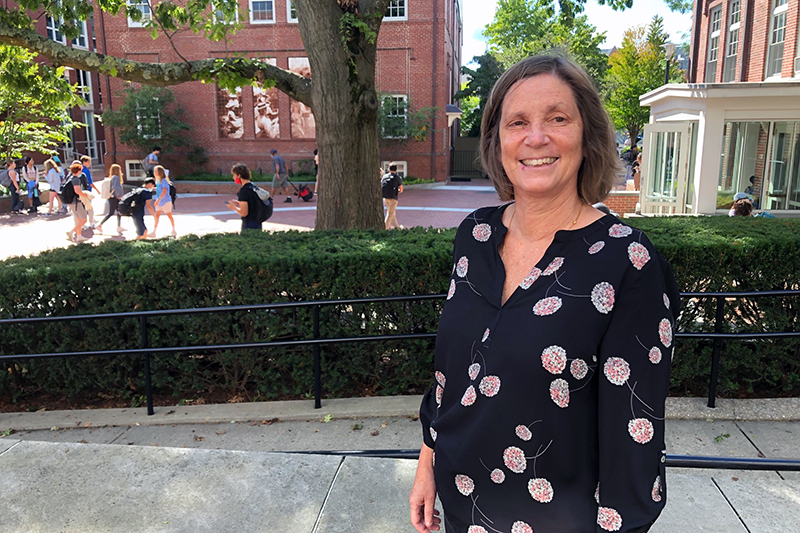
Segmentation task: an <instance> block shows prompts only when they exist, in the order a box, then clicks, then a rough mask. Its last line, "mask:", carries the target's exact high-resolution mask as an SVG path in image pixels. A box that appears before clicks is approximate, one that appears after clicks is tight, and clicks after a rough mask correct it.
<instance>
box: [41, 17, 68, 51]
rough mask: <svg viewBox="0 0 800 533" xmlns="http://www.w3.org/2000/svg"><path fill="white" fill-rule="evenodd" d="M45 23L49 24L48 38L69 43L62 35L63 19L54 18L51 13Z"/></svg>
mask: <svg viewBox="0 0 800 533" xmlns="http://www.w3.org/2000/svg"><path fill="white" fill-rule="evenodd" d="M45 25H46V26H47V38H48V39H50V40H51V41H55V42H57V43H61V44H67V40H66V39H64V36H63V35H61V31H59V30H60V28H61V19H58V18H53V17H51V16H50V15H48V16H47V17H45Z"/></svg>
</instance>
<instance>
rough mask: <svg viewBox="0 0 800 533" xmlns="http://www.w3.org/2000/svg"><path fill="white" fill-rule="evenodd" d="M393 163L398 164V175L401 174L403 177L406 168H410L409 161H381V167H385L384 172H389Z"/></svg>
mask: <svg viewBox="0 0 800 533" xmlns="http://www.w3.org/2000/svg"><path fill="white" fill-rule="evenodd" d="M392 163H394V164H395V165H397V171H396V172H397V175H398V176H400V177H401V178H405V177H406V169H407V168H408V162H407V161H381V168H382V169H383V172H384V174H385V173H386V172H389V165H391V164H392Z"/></svg>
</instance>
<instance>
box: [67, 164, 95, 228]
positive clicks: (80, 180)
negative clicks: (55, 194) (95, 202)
mask: <svg viewBox="0 0 800 533" xmlns="http://www.w3.org/2000/svg"><path fill="white" fill-rule="evenodd" d="M69 172H70V180H69V182H67V183H66V184H65V185H64V187H63V190H62V191H61V194H62V200H63V201H64V203H65V204H69V207H70V209H71V210H72V219H73V221H74V222H75V226H74V227H73V228H72V229H71V230H70V231H68V232H67V240H69V241H70V242H83V241H86V240H88V239H87V238H86V237H84V236H83V235H81V231H82V230H83V225H84V224H86V218H87V216H88V214H87V212H86V202H85V199H86V198H87V197H88V194H89V193H88V192H86V189H88V185H87V183H86V174H84V173H83V166H82V165H81V164H80V163H73V164H72V166H71V167H69Z"/></svg>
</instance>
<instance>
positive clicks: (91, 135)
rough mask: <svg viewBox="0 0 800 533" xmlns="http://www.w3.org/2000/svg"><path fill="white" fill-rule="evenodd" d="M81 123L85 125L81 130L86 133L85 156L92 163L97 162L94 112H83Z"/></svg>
mask: <svg viewBox="0 0 800 533" xmlns="http://www.w3.org/2000/svg"><path fill="white" fill-rule="evenodd" d="M83 123H84V124H86V125H85V126H84V127H83V130H84V131H85V132H86V155H88V156H89V157H91V158H92V161H97V160H98V150H97V130H96V128H95V124H94V111H91V110H90V111H84V112H83Z"/></svg>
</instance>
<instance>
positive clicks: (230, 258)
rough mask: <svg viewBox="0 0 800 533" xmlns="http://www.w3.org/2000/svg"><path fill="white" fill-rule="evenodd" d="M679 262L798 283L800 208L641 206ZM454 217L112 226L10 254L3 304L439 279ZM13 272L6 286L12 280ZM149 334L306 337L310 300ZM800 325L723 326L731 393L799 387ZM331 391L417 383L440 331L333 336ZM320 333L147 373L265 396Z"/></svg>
mask: <svg viewBox="0 0 800 533" xmlns="http://www.w3.org/2000/svg"><path fill="white" fill-rule="evenodd" d="M630 222H631V224H633V225H635V226H637V227H640V228H641V229H643V230H644V231H645V232H646V233H647V234H648V236H649V237H650V239H651V240H652V241H653V242H654V243H655V245H656V246H657V247H658V248H659V249H660V250H661V252H662V254H663V255H664V256H665V257H666V258H667V260H668V261H669V262H670V263H671V264H672V266H673V270H674V272H675V276H676V279H677V281H678V286H679V287H680V288H681V290H682V291H687V292H697V291H751V290H772V289H787V288H789V289H797V288H798V280H800V276H798V273H800V237H798V235H800V233H799V232H798V229H800V228H798V221H795V220H782V219H741V218H736V219H729V218H727V217H713V218H671V219H633V220H631V221H630ZM454 233H455V230H452V229H450V230H436V229H427V230H426V229H421V228H414V229H410V230H405V231H391V232H385V231H347V232H345V231H324V232H323V231H319V232H286V233H275V234H268V233H257V232H253V233H252V234H250V235H238V234H226V235H207V236H204V237H193V236H189V237H185V238H181V239H180V240H177V241H175V240H158V241H137V242H111V241H108V242H104V243H102V244H100V245H96V246H89V245H82V246H74V247H70V248H67V249H60V250H52V251H48V252H44V253H42V254H41V255H39V256H36V257H33V258H27V259H26V258H14V259H9V260H7V261H4V262H3V263H2V268H0V284H2V286H3V287H4V288H5V289H4V290H3V291H0V313H2V317H3V318H13V317H33V316H53V315H55V316H63V315H86V314H96V313H111V312H122V311H131V310H157V309H173V308H194V307H214V306H228V305H246V304H258V303H272V302H300V301H308V300H327V299H341V298H360V297H372V296H390V295H406V294H431V293H441V292H444V290H445V289H446V287H447V284H448V278H449V275H450V272H451V269H452V257H451V256H452V240H453V237H454ZM8 288H12V290H8ZM797 300H798V299H797V298H769V299H752V298H750V299H742V300H739V301H730V302H729V303H728V304H727V305H726V327H727V328H729V329H730V330H731V331H792V330H795V329H797V322H798V316H800V302H798V301H797ZM443 303H444V302H443V301H426V302H404V303H391V304H371V305H354V306H350V305H334V306H329V307H323V308H322V311H321V322H322V323H321V334H322V336H323V337H338V336H354V335H380V334H392V333H418V332H432V331H435V330H436V323H437V319H438V316H439V313H440V311H441V306H442V305H443ZM714 313H715V302H714V301H713V300H711V299H707V300H698V301H688V302H685V305H684V309H683V312H682V314H681V318H680V320H679V326H678V327H679V330H682V331H713V320H714ZM148 336H149V342H150V345H151V346H175V345H187V346H192V345H209V344H225V343H230V342H251V341H269V340H292V339H310V338H311V337H312V318H311V309H310V308H308V309H294V310H280V311H277V310H276V311H252V312H236V313H213V314H201V315H193V316H183V317H177V316H175V317H164V318H161V319H158V320H157V321H152V320H151V321H150V322H149V327H148ZM139 342H140V339H139V328H138V320H136V319H126V320H116V321H115V320H108V319H104V320H96V321H93V322H92V323H89V322H80V323H79V322H74V323H69V324H68V325H67V324H40V325H37V326H32V325H21V324H19V325H13V324H12V325H10V326H9V325H7V326H6V327H4V328H3V329H2V330H0V353H4V354H8V353H14V354H22V353H48V352H63V351H80V350H104V349H118V348H135V347H138V346H139ZM799 348H800V343H799V342H798V341H796V340H775V341H759V342H733V341H730V342H726V344H725V347H724V349H723V355H724V357H723V360H722V368H721V373H720V389H719V393H720V394H721V395H727V396H737V395H743V394H746V395H762V396H763V395H772V396H779V395H792V394H798V393H800V353H798V349H799ZM322 353H323V388H324V391H325V393H326V395H327V396H329V397H342V396H362V395H373V394H380V395H393V394H405V393H408V394H413V393H421V392H422V391H424V390H425V389H426V388H427V387H428V386H429V383H430V376H431V368H432V360H433V342H432V341H392V342H386V343H381V344H378V343H358V344H343V345H336V346H326V347H324V348H323V351H322ZM710 354H711V343H710V341H681V342H679V343H678V349H677V350H676V352H675V358H674V361H673V390H672V392H673V394H689V395H703V394H705V391H706V390H707V383H708V376H709V374H710ZM3 368H4V370H5V371H4V372H3V374H2V377H0V395H3V396H6V397H10V398H11V399H12V400H16V399H19V398H21V397H23V396H24V395H26V394H28V393H32V392H36V391H47V392H55V393H59V394H64V395H67V396H70V397H78V396H82V395H87V394H92V395H94V394H97V393H103V394H114V395H121V396H126V395H127V396H131V395H139V394H141V387H142V383H143V379H142V369H141V364H140V361H139V359H138V358H119V357H117V358H74V359H50V360H23V359H20V360H17V361H16V362H14V363H9V362H8V361H5V362H4V365H3ZM312 368H313V364H312V351H311V348H310V347H292V348H275V349H270V350H267V351H264V350H248V351H237V352H233V351H221V352H213V353H212V352H199V353H196V354H180V355H169V356H158V357H155V358H153V362H152V369H153V383H154V386H155V387H156V389H157V391H158V392H160V393H166V394H173V395H175V396H176V397H187V396H189V397H191V396H196V395H201V394H202V393H203V392H204V391H208V390H219V389H221V390H224V391H228V392H231V393H233V392H240V393H247V395H249V396H250V397H255V398H259V399H287V398H302V397H306V396H308V395H309V394H310V393H311V391H312V387H313V378H312Z"/></svg>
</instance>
